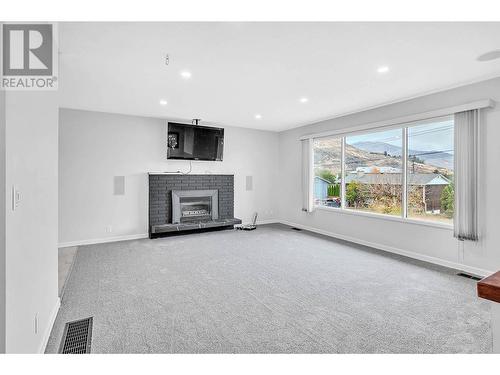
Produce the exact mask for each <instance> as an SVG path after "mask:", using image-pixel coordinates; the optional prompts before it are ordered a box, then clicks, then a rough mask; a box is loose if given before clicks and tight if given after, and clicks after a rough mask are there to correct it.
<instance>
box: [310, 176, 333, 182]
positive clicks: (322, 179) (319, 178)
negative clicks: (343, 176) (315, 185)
mask: <svg viewBox="0 0 500 375" xmlns="http://www.w3.org/2000/svg"><path fill="white" fill-rule="evenodd" d="M314 178H317V179H318V180H321V181H324V182H326V183H327V184H331V182H330V181H328V180H325V179H324V178H323V177H319V176H314Z"/></svg>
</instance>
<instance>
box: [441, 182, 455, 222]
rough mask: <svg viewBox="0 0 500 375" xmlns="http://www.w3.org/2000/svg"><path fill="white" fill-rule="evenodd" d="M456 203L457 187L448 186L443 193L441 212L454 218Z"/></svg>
mask: <svg viewBox="0 0 500 375" xmlns="http://www.w3.org/2000/svg"><path fill="white" fill-rule="evenodd" d="M454 203H455V187H454V186H453V184H449V185H447V186H446V187H445V188H444V189H443V192H442V193H441V212H442V213H444V214H445V215H446V216H448V217H453V211H454Z"/></svg>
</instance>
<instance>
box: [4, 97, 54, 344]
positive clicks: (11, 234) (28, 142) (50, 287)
mask: <svg viewBox="0 0 500 375" xmlns="http://www.w3.org/2000/svg"><path fill="white" fill-rule="evenodd" d="M5 96H6V101H5V115H6V117H5V118H6V137H5V143H6V147H5V150H6V162H5V165H6V183H5V185H4V186H6V192H5V195H4V197H5V198H6V201H7V208H6V225H5V228H6V230H5V233H6V259H5V270H6V272H5V278H6V279H5V280H6V352H8V353H36V352H39V351H41V350H43V349H44V346H45V343H46V340H47V339H48V335H49V333H50V329H51V328H52V322H53V319H54V318H55V314H56V313H57V308H58V303H59V298H58V295H57V294H58V289H57V132H58V120H57V117H58V110H57V93H55V92H13V91H10V92H7V93H6V94H5ZM12 186H16V187H17V188H18V190H19V191H20V192H21V196H22V200H21V202H20V205H19V206H18V208H17V209H16V210H15V211H13V210H12V208H11V207H12V206H11V187H12ZM36 317H37V319H38V331H37V332H35V318H36Z"/></svg>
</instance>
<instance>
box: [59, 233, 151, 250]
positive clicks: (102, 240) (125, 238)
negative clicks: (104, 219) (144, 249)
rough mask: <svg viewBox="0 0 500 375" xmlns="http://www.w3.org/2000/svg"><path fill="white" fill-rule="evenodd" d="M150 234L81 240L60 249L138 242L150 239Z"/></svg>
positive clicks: (60, 244)
mask: <svg viewBox="0 0 500 375" xmlns="http://www.w3.org/2000/svg"><path fill="white" fill-rule="evenodd" d="M148 237H149V234H148V233H143V234H129V235H124V236H115V237H106V238H95V239H91V240H79V241H70V242H61V243H59V245H58V247H72V246H83V245H94V244H98V243H107V242H118V241H129V240H138V239H142V238H148Z"/></svg>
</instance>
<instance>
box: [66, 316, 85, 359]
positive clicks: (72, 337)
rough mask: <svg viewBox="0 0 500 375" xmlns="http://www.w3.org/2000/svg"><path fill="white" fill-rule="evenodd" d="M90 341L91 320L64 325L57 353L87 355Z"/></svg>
mask: <svg viewBox="0 0 500 375" xmlns="http://www.w3.org/2000/svg"><path fill="white" fill-rule="evenodd" d="M91 340H92V318H87V319H81V320H75V321H74V322H69V323H66V325H65V326H64V333H63V338H62V341H61V348H60V349H59V353H62V354H89V353H90V341H91Z"/></svg>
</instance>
